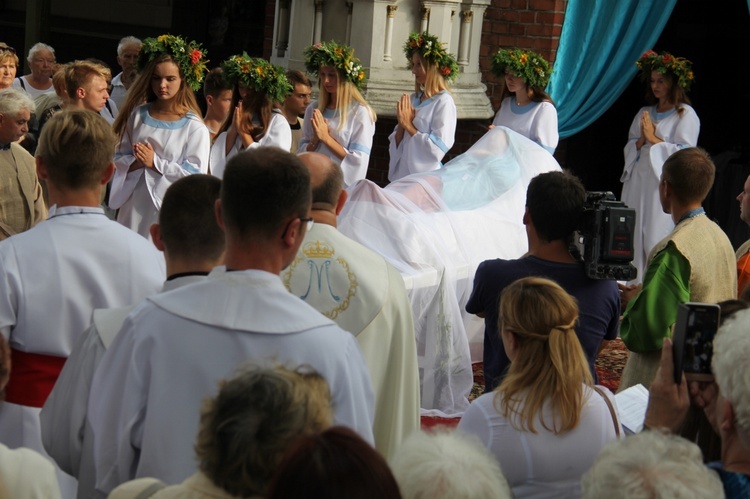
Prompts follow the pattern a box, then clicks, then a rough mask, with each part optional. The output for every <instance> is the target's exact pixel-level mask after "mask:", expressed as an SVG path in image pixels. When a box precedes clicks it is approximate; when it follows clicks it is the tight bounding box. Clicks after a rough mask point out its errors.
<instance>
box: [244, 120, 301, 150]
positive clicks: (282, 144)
mask: <svg viewBox="0 0 750 499" xmlns="http://www.w3.org/2000/svg"><path fill="white" fill-rule="evenodd" d="M269 146H272V147H278V148H279V149H283V150H285V151H288V150H289V149H290V148H291V147H292V129H291V128H290V127H289V122H288V121H287V120H286V118H284V116H282V115H281V114H279V113H273V115H272V116H271V122H270V123H269V124H268V130H267V131H266V134H265V135H264V136H263V137H262V138H261V139H260V140H259V141H258V142H253V143H252V144H250V146H249V147H248V149H250V148H254V147H269Z"/></svg>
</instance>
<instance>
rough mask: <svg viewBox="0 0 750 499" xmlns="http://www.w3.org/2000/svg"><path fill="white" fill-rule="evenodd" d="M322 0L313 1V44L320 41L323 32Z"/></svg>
mask: <svg viewBox="0 0 750 499" xmlns="http://www.w3.org/2000/svg"><path fill="white" fill-rule="evenodd" d="M324 3H325V1H324V0H315V29H314V31H313V44H316V43H318V42H320V41H322V40H321V37H322V32H323V4H324Z"/></svg>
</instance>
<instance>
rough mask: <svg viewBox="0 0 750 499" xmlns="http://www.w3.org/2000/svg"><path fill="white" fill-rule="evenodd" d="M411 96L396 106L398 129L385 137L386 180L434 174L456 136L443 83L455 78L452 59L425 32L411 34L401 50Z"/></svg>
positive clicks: (452, 109)
mask: <svg viewBox="0 0 750 499" xmlns="http://www.w3.org/2000/svg"><path fill="white" fill-rule="evenodd" d="M404 52H405V54H406V57H407V59H408V60H409V64H410V65H411V67H412V73H413V74H414V81H415V86H416V92H415V93H413V94H411V96H409V95H406V94H404V95H403V96H402V97H401V100H400V101H399V102H398V103H397V112H396V116H397V117H398V125H396V128H395V129H394V130H393V133H391V135H390V136H389V137H388V141H389V147H388V152H389V154H390V162H389V166H388V180H389V181H391V182H393V181H395V180H398V179H400V178H402V177H405V176H406V175H409V174H412V173H417V172H428V171H432V170H437V169H438V168H440V166H441V163H440V161H441V160H442V159H443V157H444V156H445V154H446V153H447V152H448V150H449V149H450V148H451V147H453V143H454V141H455V135H456V104H455V103H454V102H453V97H451V95H450V93H449V91H448V81H450V80H452V79H454V78H455V77H456V76H457V74H458V71H457V70H458V64H457V63H456V58H455V57H454V56H453V55H451V54H448V53H447V52H446V51H445V49H443V48H442V44H441V43H440V41H439V40H438V39H437V38H436V37H434V36H432V35H430V34H429V33H427V32H424V33H412V34H411V35H410V36H409V39H408V40H407V41H406V44H405V46H404Z"/></svg>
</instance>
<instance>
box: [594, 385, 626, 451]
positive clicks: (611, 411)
mask: <svg viewBox="0 0 750 499" xmlns="http://www.w3.org/2000/svg"><path fill="white" fill-rule="evenodd" d="M593 388H594V390H596V393H598V394H599V395H601V396H602V398H603V399H604V402H606V403H607V407H608V408H609V414H610V415H611V416H612V423H613V424H614V425H615V435H617V438H618V439H619V438H620V424H619V423H618V422H617V413H616V412H615V408H614V407H612V401H611V400H609V397H607V395H606V394H605V393H604V392H603V391H602V389H601V388H599V387H598V386H596V385H594V386H593Z"/></svg>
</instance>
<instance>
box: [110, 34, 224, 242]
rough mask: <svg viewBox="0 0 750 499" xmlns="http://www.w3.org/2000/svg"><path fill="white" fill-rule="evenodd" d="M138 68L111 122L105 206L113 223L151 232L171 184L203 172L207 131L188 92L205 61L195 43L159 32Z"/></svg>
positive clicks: (199, 78)
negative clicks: (111, 170)
mask: <svg viewBox="0 0 750 499" xmlns="http://www.w3.org/2000/svg"><path fill="white" fill-rule="evenodd" d="M138 68H139V70H140V73H139V76H138V79H137V80H136V81H135V83H134V84H133V86H132V87H130V90H129V91H128V97H127V99H126V101H125V105H124V106H123V108H122V109H121V110H120V114H119V115H118V117H117V119H116V120H115V123H114V125H113V126H114V129H115V132H116V133H117V135H118V136H119V138H120V143H119V144H118V146H117V151H116V153H115V165H116V166H117V169H116V171H115V176H114V178H113V179H112V187H111V189H110V196H109V207H110V208H112V209H116V210H118V212H117V221H118V222H120V223H121V224H123V225H125V226H126V227H129V228H131V229H133V230H134V231H136V232H138V233H139V234H140V235H142V236H143V237H150V234H149V230H150V229H151V225H153V224H154V223H156V222H157V220H158V213H159V209H160V208H161V200H162V198H163V197H164V193H165V192H166V191H167V188H168V187H169V186H170V184H172V182H174V181H175V180H177V179H178V178H181V177H184V176H186V175H191V174H193V173H208V158H209V153H210V150H211V135H210V133H209V131H208V128H206V125H204V124H203V120H202V119H201V111H200V108H199V107H198V103H197V101H196V100H195V95H194V94H193V91H194V90H198V89H199V88H200V85H201V81H202V80H203V76H204V74H205V71H206V60H205V57H204V54H203V51H202V49H201V47H200V45H198V44H196V43H195V42H190V43H188V42H186V41H185V40H183V39H182V38H180V37H178V36H174V35H161V36H160V37H158V38H147V39H145V40H144V41H143V46H142V47H141V51H140V55H139V58H138ZM144 102H145V104H144Z"/></svg>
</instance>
